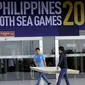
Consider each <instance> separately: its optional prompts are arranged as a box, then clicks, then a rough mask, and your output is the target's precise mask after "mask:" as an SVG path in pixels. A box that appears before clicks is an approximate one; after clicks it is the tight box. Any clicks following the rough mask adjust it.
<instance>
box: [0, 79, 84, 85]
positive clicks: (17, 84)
mask: <svg viewBox="0 0 85 85" xmlns="http://www.w3.org/2000/svg"><path fill="white" fill-rule="evenodd" d="M50 81H51V83H52V85H56V83H55V82H56V80H54V79H53V80H52V79H51V80H50ZM69 81H70V84H71V85H85V78H69ZM0 85H36V80H23V81H0ZM41 85H46V84H43V83H42V81H41ZM61 85H66V84H65V81H64V79H62V82H61Z"/></svg>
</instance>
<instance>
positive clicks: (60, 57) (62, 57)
mask: <svg viewBox="0 0 85 85" xmlns="http://www.w3.org/2000/svg"><path fill="white" fill-rule="evenodd" d="M63 59H64V56H63V55H60V56H59V63H58V66H60V65H61V63H62V61H63Z"/></svg>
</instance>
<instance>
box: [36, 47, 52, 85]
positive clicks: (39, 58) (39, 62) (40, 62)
mask: <svg viewBox="0 0 85 85" xmlns="http://www.w3.org/2000/svg"><path fill="white" fill-rule="evenodd" d="M35 53H36V55H35V56H34V62H35V66H36V67H44V66H46V61H45V57H44V55H43V54H41V53H40V48H36V49H35ZM41 77H42V78H43V79H44V80H45V82H46V83H47V85H51V83H50V82H49V81H48V79H47V77H46V76H45V74H44V73H42V72H39V73H38V81H37V84H36V85H40V80H41Z"/></svg>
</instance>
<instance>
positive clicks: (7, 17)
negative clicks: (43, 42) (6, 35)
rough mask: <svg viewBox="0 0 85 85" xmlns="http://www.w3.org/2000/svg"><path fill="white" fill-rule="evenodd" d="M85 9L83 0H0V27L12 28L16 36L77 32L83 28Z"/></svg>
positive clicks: (1, 28) (5, 30)
mask: <svg viewBox="0 0 85 85" xmlns="http://www.w3.org/2000/svg"><path fill="white" fill-rule="evenodd" d="M84 13H85V12H84V3H83V2H82V1H75V2H74V3H72V2H71V1H64V2H61V0H45V1H40V0H24V1H22V0H14V1H11V0H3V1H0V31H1V32H2V31H4V32H11V31H12V32H14V33H15V37H29V36H68V35H69V36H76V35H79V30H85V28H84V22H85V20H84V19H85V14H84ZM81 15H82V16H81Z"/></svg>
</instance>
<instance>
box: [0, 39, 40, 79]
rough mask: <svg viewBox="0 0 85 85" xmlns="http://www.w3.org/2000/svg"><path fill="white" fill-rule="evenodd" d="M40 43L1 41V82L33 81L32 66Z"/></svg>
mask: <svg viewBox="0 0 85 85" xmlns="http://www.w3.org/2000/svg"><path fill="white" fill-rule="evenodd" d="M36 47H39V41H38V40H36V41H3V42H2V41H1V42H0V80H17V79H18V80H23V79H31V78H32V77H33V76H34V75H33V74H32V73H31V70H30V66H34V62H33V57H34V53H35V48H36Z"/></svg>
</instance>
